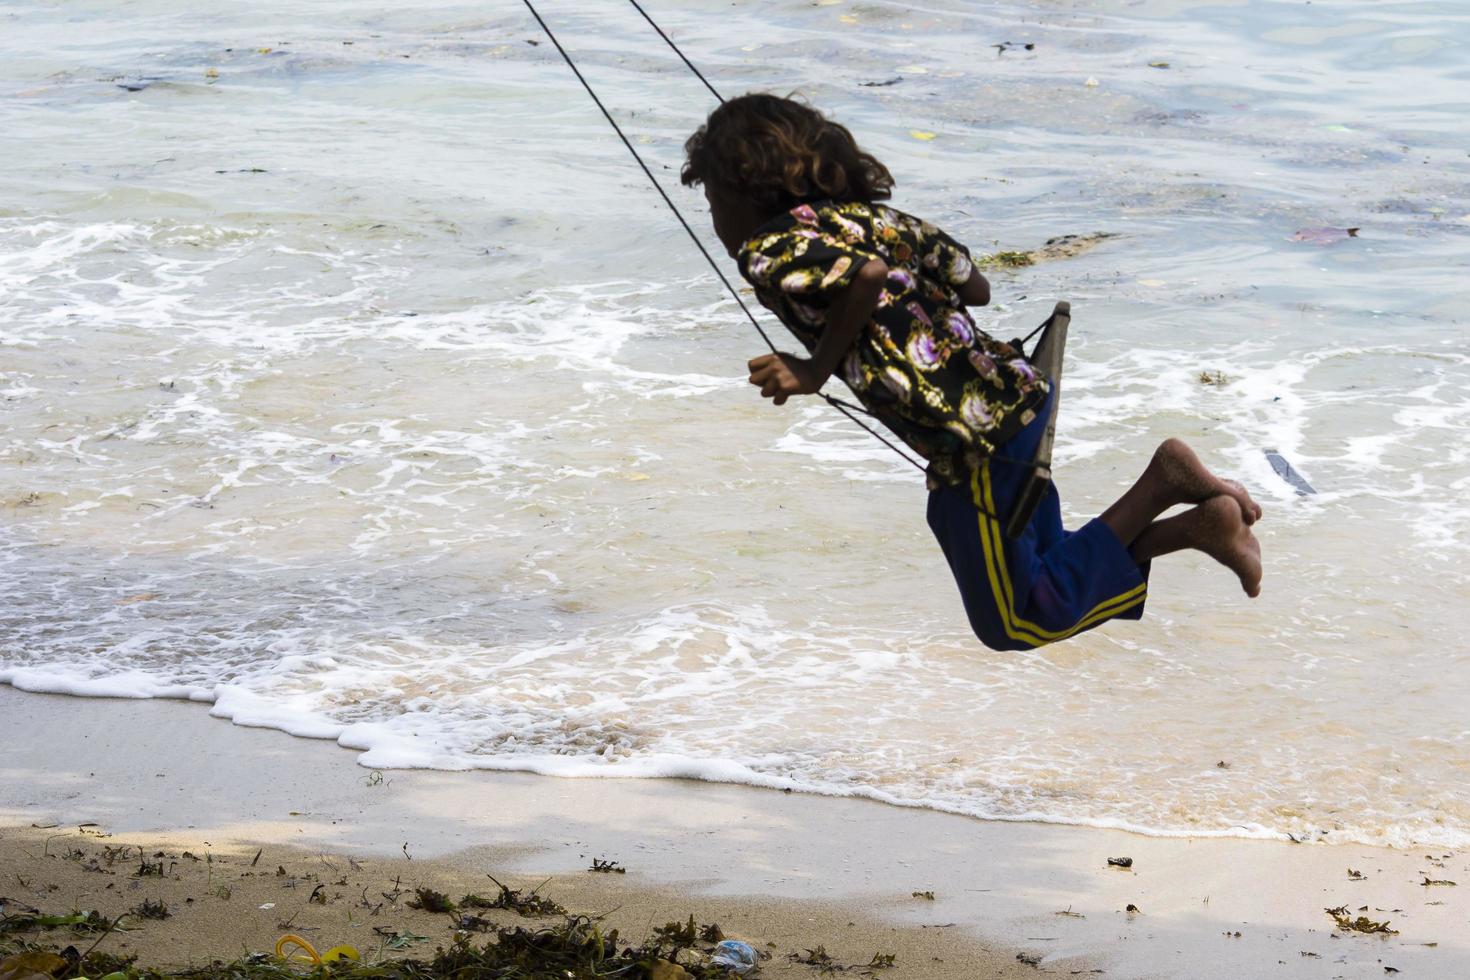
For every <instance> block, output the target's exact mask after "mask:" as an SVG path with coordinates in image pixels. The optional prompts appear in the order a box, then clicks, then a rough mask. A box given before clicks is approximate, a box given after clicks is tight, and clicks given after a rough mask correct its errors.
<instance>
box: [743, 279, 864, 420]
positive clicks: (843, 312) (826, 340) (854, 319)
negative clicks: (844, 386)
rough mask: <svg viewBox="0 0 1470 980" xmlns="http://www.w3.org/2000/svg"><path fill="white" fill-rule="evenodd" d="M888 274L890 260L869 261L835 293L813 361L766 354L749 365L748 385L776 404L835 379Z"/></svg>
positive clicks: (806, 392) (811, 392)
mask: <svg viewBox="0 0 1470 980" xmlns="http://www.w3.org/2000/svg"><path fill="white" fill-rule="evenodd" d="M887 278H888V263H886V262H884V261H883V260H882V259H870V260H869V261H867V262H865V263H864V264H863V265H862V266H861V267H860V268H859V269H858V271H857V274H856V275H854V276H853V277H852V281H851V282H850V283H848V284H847V285H846V286H845V287H843V288H842V289H841V290H839V291H837V292H836V293H835V294H834V295H833V296H832V297H831V301H830V304H829V306H828V308H827V328H826V329H825V330H823V331H822V338H821V340H819V341H818V342H817V346H816V349H815V350H813V351H812V356H811V359H810V360H808V359H806V358H801V357H795V356H793V355H791V354H763V355H761V356H760V357H757V358H756V359H754V360H753V361H751V362H750V364H749V365H747V366H748V367H749V368H750V383H751V384H753V385H755V386H756V387H758V388H760V390H761V395H762V396H763V397H765V398H769V399H771V400H772V401H773V402H775V403H776V404H777V405H784V404H786V399H788V398H790V397H791V396H792V395H814V394H816V393H817V392H818V391H821V390H822V385H824V384H826V383H827V379H828V378H830V377H832V373H833V372H834V371H836V370H837V365H838V364H840V363H842V359H843V358H844V357H845V356H847V352H848V351H850V350H852V345H853V343H854V342H855V341H856V340H857V338H858V335H859V334H861V333H862V332H863V331H864V330H865V329H867V326H868V323H869V321H871V320H872V318H873V311H874V310H875V309H877V307H878V298H879V297H880V296H881V295H882V293H883V283H884V282H885V281H886V280H887Z"/></svg>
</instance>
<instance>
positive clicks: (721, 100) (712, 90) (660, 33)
mask: <svg viewBox="0 0 1470 980" xmlns="http://www.w3.org/2000/svg"><path fill="white" fill-rule="evenodd" d="M628 2H629V3H631V4H632V5H633V9H634V10H636V11H638V12H639V13H640V14H642V15H643V19H644V20H646V21H648V26H649V27H652V28H653V29H654V30H655V31H658V36H659V37H661V38H663V39H664V41H665V42H667V43H668V45H669V47H671V48H673V49H674V54H676V55H678V56H679V60H680V61H682V62H684V64H686V65H688V66H689V70H690V71H692V72H694V77H695V78H697V79H699V80H700V81H701V82H704V87H705V88H707V89H709V94H710V95H713V96H714V97H715V101H716V102H719V103H720V104H721V105H724V103H725V97H724V96H723V95H721V94H720V93H719V92H717V91H716V90H715V87H714V86H713V85H711V84H710V83H709V79H708V78H705V77H704V73H703V72H701V71H700V70H699V69H698V68H696V67H695V65H694V62H692V61H690V60H689V59H688V58H686V57H685V56H684V52H683V51H680V50H679V46H678V45H677V44H675V43H674V39H673V38H671V37H669V36H668V35H667V34H665V33H664V29H663V28H662V27H659V26H658V24H657V23H655V22H654V19H653V18H652V17H650V16H648V11H646V10H644V9H643V7H642V5H641V4H639V3H638V0H628Z"/></svg>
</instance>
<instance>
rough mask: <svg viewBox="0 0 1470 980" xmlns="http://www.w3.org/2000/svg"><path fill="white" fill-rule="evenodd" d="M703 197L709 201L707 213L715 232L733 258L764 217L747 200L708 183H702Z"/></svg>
mask: <svg viewBox="0 0 1470 980" xmlns="http://www.w3.org/2000/svg"><path fill="white" fill-rule="evenodd" d="M704 199H705V200H706V201H709V215H710V218H711V220H713V221H714V225H715V234H716V235H717V236H719V239H720V243H721V244H722V245H724V246H725V251H726V252H727V253H729V255H730V257H731V258H732V259H733V258H734V257H735V256H736V255H738V254H739V252H740V246H741V245H744V244H745V242H746V240H747V239H749V238H750V235H751V233H752V232H754V231H755V230H756V229H757V228H759V227H760V226H761V224H762V222H763V221H764V220H765V219H764V218H762V217H761V216H760V215H758V214H756V213H755V209H754V208H752V207H751V206H750V202H749V201H746V200H744V199H742V198H739V197H736V196H735V195H733V194H727V193H724V192H722V191H719V190H716V189H715V188H713V187H711V186H710V185H709V184H705V185H704Z"/></svg>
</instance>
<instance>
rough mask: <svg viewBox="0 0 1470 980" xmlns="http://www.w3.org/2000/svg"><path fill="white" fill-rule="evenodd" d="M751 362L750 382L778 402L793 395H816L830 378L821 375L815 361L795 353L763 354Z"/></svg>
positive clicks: (784, 402)
mask: <svg viewBox="0 0 1470 980" xmlns="http://www.w3.org/2000/svg"><path fill="white" fill-rule="evenodd" d="M747 366H748V367H749V368H750V383H751V384H753V385H755V386H756V387H757V388H759V389H760V390H761V397H762V398H769V399H771V401H772V402H774V403H775V404H777V405H785V404H786V399H788V398H790V397H791V396H792V395H814V394H816V393H817V392H818V391H819V390H820V389H821V387H822V383H823V382H825V381H826V380H827V377H826V376H825V375H823V376H821V377H819V376H818V374H817V369H816V366H815V365H814V364H812V362H811V361H809V360H807V359H806V358H804V357H796V356H794V355H792V354H762V355H761V356H760V357H757V358H756V359H755V360H753V361H751V362H750V364H749V365H747Z"/></svg>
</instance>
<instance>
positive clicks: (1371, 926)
mask: <svg viewBox="0 0 1470 980" xmlns="http://www.w3.org/2000/svg"><path fill="white" fill-rule="evenodd" d="M1323 911H1324V912H1326V913H1327V914H1328V915H1330V916H1332V921H1333V922H1335V923H1337V928H1339V929H1341V930H1342V931H1343V932H1366V933H1370V934H1371V933H1380V934H1382V935H1385V936H1397V935H1398V934H1399V931H1398V930H1397V929H1390V928H1389V927H1388V923H1387V922H1386V921H1385V922H1375V921H1373V920H1372V919H1370V918H1368V917H1367V916H1366V915H1360V916H1358V917H1357V918H1353V915H1352V913H1351V912H1349V911H1348V908H1347V906H1346V905H1339V906H1338V907H1337V908H1335V909H1323Z"/></svg>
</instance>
